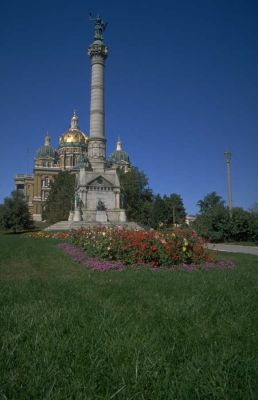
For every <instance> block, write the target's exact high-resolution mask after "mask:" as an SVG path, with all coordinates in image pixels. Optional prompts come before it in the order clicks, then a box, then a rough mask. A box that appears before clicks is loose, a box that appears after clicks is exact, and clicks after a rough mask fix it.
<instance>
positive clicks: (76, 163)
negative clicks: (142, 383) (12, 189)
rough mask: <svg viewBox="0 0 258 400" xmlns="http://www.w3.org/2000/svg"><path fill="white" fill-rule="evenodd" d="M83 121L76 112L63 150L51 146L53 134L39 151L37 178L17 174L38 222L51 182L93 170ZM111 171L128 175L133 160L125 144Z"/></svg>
mask: <svg viewBox="0 0 258 400" xmlns="http://www.w3.org/2000/svg"><path fill="white" fill-rule="evenodd" d="M78 122H79V118H78V116H77V114H76V112H75V111H74V113H73V115H72V118H71V124H70V128H69V129H68V130H67V131H66V132H64V133H63V134H61V136H60V137H59V146H58V148H57V149H55V148H54V147H53V146H52V145H51V138H50V136H49V133H48V132H47V133H46V136H45V140H44V144H43V145H42V146H41V147H40V148H39V149H37V151H36V153H35V158H34V169H33V174H30V175H28V174H17V175H16V176H15V186H16V189H17V190H20V191H22V192H23V193H24V195H25V198H26V200H27V203H28V206H29V210H30V213H31V215H32V217H33V220H34V221H41V220H42V210H43V209H44V204H45V202H46V200H47V198H48V195H49V192H50V182H51V181H53V180H54V177H55V176H56V175H57V174H58V173H59V172H61V171H65V170H69V171H71V173H78V171H79V170H80V168H85V169H87V170H91V166H90V163H89V158H88V137H87V136H86V134H85V133H84V132H82V131H81V130H80V128H79V125H78ZM107 164H108V165H109V168H110V169H117V168H124V170H125V171H128V169H129V168H130V160H129V156H128V154H127V153H126V152H125V151H123V150H122V142H121V140H120V139H118V140H117V143H116V150H115V151H114V152H113V153H112V154H111V155H110V157H109V158H108V160H107Z"/></svg>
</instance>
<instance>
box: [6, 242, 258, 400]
mask: <svg viewBox="0 0 258 400" xmlns="http://www.w3.org/2000/svg"><path fill="white" fill-rule="evenodd" d="M56 244H57V242H56V241H55V240H53V239H27V238H24V237H23V236H21V235H1V236H0V255H1V257H0V316H1V318H0V334H1V336H0V399H1V400H2V399H5V400H6V399H8V400H10V399H13V400H20V399H24V400H32V399H37V400H41V399H53V400H63V399H76V400H79V399H83V400H85V399H87V400H90V399H92V400H93V399H94V400H97V399H115V400H118V399H120V400H121V399H128V400H129V399H137V400H138V399H139V400H152V399H153V400H158V399H162V400H164V399H169V400H170V399H171V400H176V399H180V400H181V399H186V400H189V399H223V400H225V399H232V400H237V399H239V400H245V399H246V400H249V399H257V398H258V378H257V376H258V374H257V356H258V340H257V331H258V329H257V328H258V323H257V321H258V312H257V308H258V307H257V304H258V296H257V282H258V257H256V256H247V255H236V254H228V253H227V254H223V256H222V257H221V258H223V259H226V258H229V259H232V260H234V261H235V262H236V264H237V267H236V269H235V270H229V271H226V270H214V271H201V272H197V273H189V272H183V271H182V272H169V271H162V272H152V271H148V270H142V271H133V270H126V271H123V272H104V273H103V272H94V271H89V270H87V269H86V268H85V267H82V266H80V265H79V264H77V263H74V262H72V261H71V259H70V258H69V257H68V256H66V255H65V254H63V253H62V251H61V250H59V249H58V248H57V247H56Z"/></svg>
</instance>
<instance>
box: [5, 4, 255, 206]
mask: <svg viewBox="0 0 258 400" xmlns="http://www.w3.org/2000/svg"><path fill="white" fill-rule="evenodd" d="M89 12H92V13H93V14H97V13H99V14H100V15H101V16H102V17H103V19H104V20H106V21H108V26H107V29H106V32H105V43H106V45H107V46H108V47H109V57H108V59H107V62H106V93H105V99H106V136H107V140H108V143H107V154H110V152H111V151H113V149H114V146H115V141H116V138H117V136H120V137H121V139H122V141H123V148H124V150H126V151H127V152H128V153H129V155H130V158H131V160H132V162H133V164H134V165H136V166H138V167H139V168H140V169H141V170H143V171H144V172H145V173H146V175H147V176H148V178H149V183H150V187H151V188H152V189H153V191H154V192H155V193H160V194H170V193H173V192H174V193H178V194H180V195H181V196H182V198H183V201H184V204H185V207H186V210H187V212H188V213H195V212H196V211H197V209H196V202H197V201H198V200H199V199H201V198H203V196H204V195H205V194H207V193H208V192H211V191H216V192H217V193H219V194H220V195H221V196H222V197H223V198H225V199H227V181H226V165H225V161H224V155H223V154H224V151H225V150H230V151H231V152H232V164H231V166H232V170H231V172H232V186H233V205H234V206H241V207H244V208H247V209H248V208H249V207H251V206H252V205H253V203H254V202H257V201H258V158H257V152H258V94H257V93H258V91H257V89H258V68H257V67H258V23H257V21H258V2H257V1H256V0H254V1H251V0H216V1H215V0H194V1H193V0H181V1H174V0H170V1H165V0H160V1H155V2H154V1H153V2H152V1H147V0H145V1H142V0H138V1H135V0H130V1H126V2H125V1H122V0H120V1H114V0H109V1H107V0H106V1H105V0H99V1H98V2H97V1H96V0H95V1H92V0H88V1H85V0H73V1H66V0H62V1H59V0H52V1H50V0H44V1H41V0H37V1H29V0H23V1H20V0H19V1H18V0H13V1H9V2H7V1H5V2H4V3H3V4H1V15H0V40H1V45H0V72H1V73H0V80H1V85H0V88H1V91H0V124H1V129H0V132H1V157H0V202H2V200H3V198H4V197H5V196H7V195H9V194H10V192H11V190H13V188H14V181H13V177H14V176H15V174H16V173H27V172H32V169H33V158H34V155H35V151H36V150H37V148H39V147H40V146H41V145H42V144H43V141H44V135H45V133H46V131H48V132H49V133H50V136H51V139H52V144H53V146H54V147H57V146H58V138H59V136H60V134H62V133H63V132H64V131H65V130H67V128H68V127H69V124H70V118H71V115H72V111H73V109H76V110H77V112H78V114H79V117H80V128H81V129H82V130H83V131H84V132H86V134H88V131H89V95H90V63H89V59H88V56H87V52H86V51H87V48H88V46H89V45H90V43H91V42H92V40H93V26H92V24H90V23H89V21H88V15H89Z"/></svg>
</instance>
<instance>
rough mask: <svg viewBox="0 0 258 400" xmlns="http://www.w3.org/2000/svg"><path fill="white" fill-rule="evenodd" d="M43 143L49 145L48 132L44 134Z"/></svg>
mask: <svg viewBox="0 0 258 400" xmlns="http://www.w3.org/2000/svg"><path fill="white" fill-rule="evenodd" d="M44 145H45V146H50V136H49V134H48V132H47V133H46V136H45V142H44Z"/></svg>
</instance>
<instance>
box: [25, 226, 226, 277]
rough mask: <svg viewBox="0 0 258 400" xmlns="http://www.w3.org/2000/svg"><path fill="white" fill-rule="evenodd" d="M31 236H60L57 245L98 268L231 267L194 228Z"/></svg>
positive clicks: (38, 234)
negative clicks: (132, 266) (216, 258)
mask: <svg viewBox="0 0 258 400" xmlns="http://www.w3.org/2000/svg"><path fill="white" fill-rule="evenodd" d="M27 236H29V237H34V238H54V239H61V240H63V241H64V243H60V244H59V245H58V246H59V247H60V248H61V249H62V250H63V251H64V252H65V253H67V254H68V255H69V256H71V258H73V259H74V260H75V261H77V262H79V263H80V264H82V265H84V266H87V267H89V268H91V269H94V270H98V271H108V270H118V271H121V270H123V269H124V268H125V267H126V266H127V265H134V266H137V265H138V266H143V265H145V266H148V267H151V268H154V269H157V268H159V267H162V268H172V267H173V269H178V268H179V269H182V270H184V271H187V272H194V271H198V270H200V269H204V270H210V269H214V268H223V269H232V268H234V263H232V262H231V261H216V260H215V257H214V253H211V252H210V251H209V250H208V249H207V248H206V246H205V242H204V241H203V240H202V239H201V238H199V237H198V236H197V235H196V233H195V232H194V231H190V230H176V231H173V232H159V231H128V230H124V229H114V228H105V227H98V228H89V229H84V228H81V229H79V230H72V231H70V232H34V233H31V234H29V235H27Z"/></svg>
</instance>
